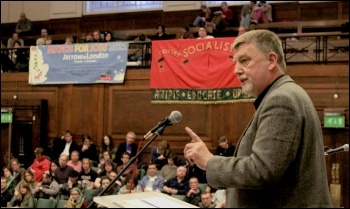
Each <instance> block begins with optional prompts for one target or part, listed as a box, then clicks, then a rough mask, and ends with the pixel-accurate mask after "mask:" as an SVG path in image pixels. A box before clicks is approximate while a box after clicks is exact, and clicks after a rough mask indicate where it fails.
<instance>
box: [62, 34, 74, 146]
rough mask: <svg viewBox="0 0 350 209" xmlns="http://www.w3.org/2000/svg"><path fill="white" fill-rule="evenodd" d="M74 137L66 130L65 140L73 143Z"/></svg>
mask: <svg viewBox="0 0 350 209" xmlns="http://www.w3.org/2000/svg"><path fill="white" fill-rule="evenodd" d="M72 40H73V39H72ZM72 139H73V136H72V133H71V132H70V131H69V130H67V131H65V132H64V140H66V142H67V143H71V142H72Z"/></svg>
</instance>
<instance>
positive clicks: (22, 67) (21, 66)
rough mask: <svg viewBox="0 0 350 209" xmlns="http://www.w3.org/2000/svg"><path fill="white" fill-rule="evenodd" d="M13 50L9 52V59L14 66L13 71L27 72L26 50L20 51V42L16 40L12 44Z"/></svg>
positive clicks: (27, 55) (27, 56)
mask: <svg viewBox="0 0 350 209" xmlns="http://www.w3.org/2000/svg"><path fill="white" fill-rule="evenodd" d="M13 48H15V49H13V50H11V51H10V53H9V58H10V59H11V60H12V62H13V64H14V70H16V71H20V72H21V71H22V72H28V58H29V54H28V50H27V49H21V48H22V45H21V42H19V41H18V40H17V41H15V42H13Z"/></svg>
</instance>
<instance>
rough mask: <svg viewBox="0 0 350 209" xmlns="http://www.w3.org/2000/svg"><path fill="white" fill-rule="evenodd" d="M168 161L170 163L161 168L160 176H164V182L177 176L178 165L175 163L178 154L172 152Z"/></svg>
mask: <svg viewBox="0 0 350 209" xmlns="http://www.w3.org/2000/svg"><path fill="white" fill-rule="evenodd" d="M167 161H168V164H166V165H164V166H163V167H162V169H161V170H160V176H162V177H163V179H164V182H166V181H167V180H169V179H171V178H173V177H174V176H176V172H177V166H176V164H175V162H177V156H176V154H175V153H172V154H170V155H169V157H168V159H167Z"/></svg>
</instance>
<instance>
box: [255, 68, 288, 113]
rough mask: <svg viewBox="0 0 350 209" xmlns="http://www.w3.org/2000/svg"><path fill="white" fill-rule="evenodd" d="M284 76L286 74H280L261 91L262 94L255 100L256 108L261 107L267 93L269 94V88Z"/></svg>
mask: <svg viewBox="0 0 350 209" xmlns="http://www.w3.org/2000/svg"><path fill="white" fill-rule="evenodd" d="M283 76H285V74H283V75H280V76H279V77H278V78H277V79H276V80H274V81H273V82H272V83H271V84H270V85H269V86H267V87H266V88H265V90H264V91H263V92H261V94H260V95H259V96H258V98H257V99H256V100H255V102H254V107H255V110H257V109H258V108H259V105H260V104H261V102H262V100H263V99H264V97H265V95H266V94H267V92H268V91H269V89H270V88H271V86H272V85H273V84H274V83H275V82H276V81H277V80H278V79H280V78H282V77H283Z"/></svg>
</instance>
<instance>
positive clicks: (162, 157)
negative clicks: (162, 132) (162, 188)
mask: <svg viewBox="0 0 350 209" xmlns="http://www.w3.org/2000/svg"><path fill="white" fill-rule="evenodd" d="M171 153H172V151H171V148H170V145H169V143H168V141H167V140H165V139H164V140H162V141H160V142H159V143H158V145H157V146H155V147H153V148H152V150H151V158H152V159H151V162H152V163H155V164H156V165H157V169H158V170H161V169H162V167H163V166H164V165H165V164H166V163H167V162H168V160H167V158H168V157H169V155H170V154H171Z"/></svg>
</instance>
